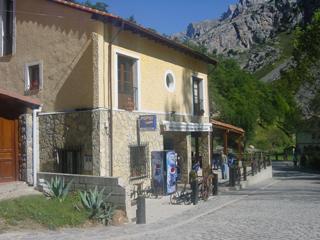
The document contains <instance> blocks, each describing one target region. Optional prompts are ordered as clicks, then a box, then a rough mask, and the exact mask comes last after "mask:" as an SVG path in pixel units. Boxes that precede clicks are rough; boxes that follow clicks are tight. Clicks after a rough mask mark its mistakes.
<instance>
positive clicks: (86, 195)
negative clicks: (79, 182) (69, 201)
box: [79, 187, 114, 225]
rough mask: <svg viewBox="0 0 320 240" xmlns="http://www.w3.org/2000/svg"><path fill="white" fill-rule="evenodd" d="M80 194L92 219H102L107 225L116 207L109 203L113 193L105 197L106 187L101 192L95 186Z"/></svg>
mask: <svg viewBox="0 0 320 240" xmlns="http://www.w3.org/2000/svg"><path fill="white" fill-rule="evenodd" d="M79 194H80V199H81V203H82V205H83V206H84V207H85V208H86V209H87V210H88V211H89V218H90V219H95V220H98V221H101V222H102V223H103V224H105V225H107V224H108V223H109V222H110V221H111V220H112V216H113V213H114V207H113V206H112V205H110V204H108V203H107V199H108V198H109V197H110V196H111V193H109V194H108V195H107V196H106V197H105V196H104V188H103V189H102V190H101V191H100V192H99V191H98V188H97V187H95V189H94V190H89V191H82V192H80V193H79Z"/></svg>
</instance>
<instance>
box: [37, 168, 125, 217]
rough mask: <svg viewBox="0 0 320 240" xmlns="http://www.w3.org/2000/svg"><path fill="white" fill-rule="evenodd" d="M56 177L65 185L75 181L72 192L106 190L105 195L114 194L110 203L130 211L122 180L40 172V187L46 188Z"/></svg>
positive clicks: (109, 199)
mask: <svg viewBox="0 0 320 240" xmlns="http://www.w3.org/2000/svg"><path fill="white" fill-rule="evenodd" d="M56 176H58V177H61V178H63V179H64V180H65V183H68V182H70V181H71V180H72V181H73V183H72V185H71V189H70V191H75V190H89V189H94V188H95V187H96V186H97V187H98V189H99V190H101V189H103V188H104V189H105V190H104V193H105V195H108V194H109V193H110V192H111V193H112V194H111V196H110V197H109V198H108V202H111V203H113V204H114V206H115V207H117V208H121V209H123V210H125V211H127V210H128V206H127V205H126V204H127V202H128V201H126V196H127V194H126V191H127V190H126V187H125V185H124V184H123V183H122V181H121V179H120V178H112V177H97V176H86V175H72V174H61V173H46V172H39V173H38V184H39V185H38V187H40V189H43V188H45V187H46V185H45V181H51V179H52V178H54V177H56ZM129 207H130V206H129Z"/></svg>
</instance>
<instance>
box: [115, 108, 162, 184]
mask: <svg viewBox="0 0 320 240" xmlns="http://www.w3.org/2000/svg"><path fill="white" fill-rule="evenodd" d="M139 115H141V114H138V113H133V112H126V111H115V112H114V113H113V139H114V140H113V156H114V157H113V173H114V176H121V177H123V179H124V180H125V181H127V182H128V183H136V182H139V181H144V180H143V179H142V180H132V179H130V148H129V146H130V145H137V144H138V136H137V120H138V118H139ZM140 142H141V144H143V145H144V144H146V145H147V148H148V158H149V159H148V165H149V166H148V176H151V166H150V161H151V159H150V156H151V152H152V151H161V150H163V137H162V135H161V133H160V125H159V118H158V119H157V129H156V130H155V131H140ZM145 180H146V182H145V185H144V187H145V186H147V185H150V178H148V179H145Z"/></svg>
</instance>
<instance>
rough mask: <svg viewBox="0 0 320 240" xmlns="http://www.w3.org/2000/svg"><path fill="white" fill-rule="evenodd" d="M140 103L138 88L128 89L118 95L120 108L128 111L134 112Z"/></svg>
mask: <svg viewBox="0 0 320 240" xmlns="http://www.w3.org/2000/svg"><path fill="white" fill-rule="evenodd" d="M137 103H138V88H136V87H133V88H131V89H127V91H125V92H119V93H118V108H119V109H124V110H127V111H133V110H135V109H137Z"/></svg>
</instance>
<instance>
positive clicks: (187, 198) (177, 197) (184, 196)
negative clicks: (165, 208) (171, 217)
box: [170, 183, 192, 205]
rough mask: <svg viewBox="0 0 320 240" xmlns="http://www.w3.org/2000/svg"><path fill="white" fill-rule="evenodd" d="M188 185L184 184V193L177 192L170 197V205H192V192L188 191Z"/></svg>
mask: <svg viewBox="0 0 320 240" xmlns="http://www.w3.org/2000/svg"><path fill="white" fill-rule="evenodd" d="M186 188H187V183H185V184H184V186H183V189H182V191H176V192H174V193H172V194H171V195H170V203H171V204H172V205H179V204H182V203H183V204H185V205H190V204H191V203H192V201H191V192H190V191H187V190H186Z"/></svg>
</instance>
